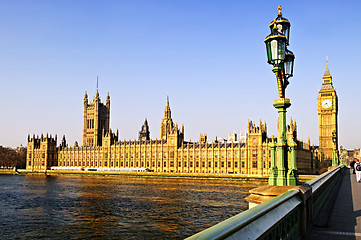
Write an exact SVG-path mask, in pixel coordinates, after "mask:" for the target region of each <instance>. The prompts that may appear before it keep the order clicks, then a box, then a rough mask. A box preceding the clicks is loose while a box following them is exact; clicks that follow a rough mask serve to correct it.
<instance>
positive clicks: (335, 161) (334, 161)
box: [332, 130, 338, 166]
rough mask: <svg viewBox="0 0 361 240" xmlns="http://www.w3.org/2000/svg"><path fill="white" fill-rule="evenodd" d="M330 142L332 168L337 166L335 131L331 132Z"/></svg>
mask: <svg viewBox="0 0 361 240" xmlns="http://www.w3.org/2000/svg"><path fill="white" fill-rule="evenodd" d="M332 142H333V156H332V166H338V152H337V134H336V130H333V131H332Z"/></svg>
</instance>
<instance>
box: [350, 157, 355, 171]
mask: <svg viewBox="0 0 361 240" xmlns="http://www.w3.org/2000/svg"><path fill="white" fill-rule="evenodd" d="M355 163H356V161H355V159H352V162H351V163H350V167H351V169H352V174H355Z"/></svg>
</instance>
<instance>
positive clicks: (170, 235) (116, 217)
mask: <svg viewBox="0 0 361 240" xmlns="http://www.w3.org/2000/svg"><path fill="white" fill-rule="evenodd" d="M263 184H265V182H256V181H242V180H233V179H195V178H161V177H129V176H89V175H56V176H44V175H25V176H24V175H16V176H13V175H0V212H1V215H0V238H1V239H38V238H42V239H184V238H185V237H188V236H191V235H192V234H194V233H197V232H199V231H201V230H203V229H205V228H207V227H210V226H212V225H214V224H216V223H218V222H220V221H222V220H225V219H227V218H229V217H231V216H233V215H235V214H237V213H239V212H241V211H244V210H246V209H247V202H246V201H245V200H244V198H245V197H246V196H248V195H249V193H248V191H249V190H250V189H252V188H255V187H258V186H261V185H263Z"/></svg>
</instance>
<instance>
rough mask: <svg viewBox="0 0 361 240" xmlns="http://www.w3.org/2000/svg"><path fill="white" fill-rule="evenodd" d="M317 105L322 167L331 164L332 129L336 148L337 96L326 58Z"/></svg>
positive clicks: (332, 151) (332, 149)
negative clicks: (334, 133)
mask: <svg viewBox="0 0 361 240" xmlns="http://www.w3.org/2000/svg"><path fill="white" fill-rule="evenodd" d="M317 106H318V132H319V152H320V163H321V164H322V165H323V167H327V166H330V165H331V161H332V157H333V154H334V143H333V141H332V132H333V131H335V132H336V149H338V129H337V127H338V123H337V115H338V98H337V94H336V90H335V88H334V87H333V85H332V76H331V74H330V71H329V69H328V60H326V70H325V73H324V75H323V77H322V87H321V89H320V91H319V92H318V97H317Z"/></svg>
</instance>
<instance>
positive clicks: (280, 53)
mask: <svg viewBox="0 0 361 240" xmlns="http://www.w3.org/2000/svg"><path fill="white" fill-rule="evenodd" d="M277 47H278V49H277V58H276V59H277V60H276V64H280V63H281V61H283V60H284V59H285V48H286V45H285V42H284V41H283V40H281V39H279V40H278V46H277Z"/></svg>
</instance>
